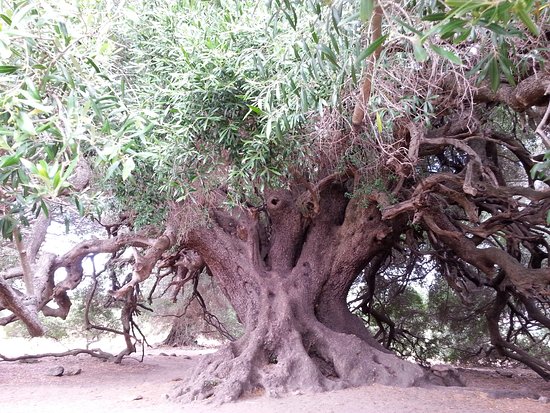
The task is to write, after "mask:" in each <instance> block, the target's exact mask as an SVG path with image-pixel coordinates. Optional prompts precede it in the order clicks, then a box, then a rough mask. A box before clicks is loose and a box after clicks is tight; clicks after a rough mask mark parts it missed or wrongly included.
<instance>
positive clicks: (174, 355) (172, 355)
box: [170, 353, 178, 357]
mask: <svg viewBox="0 0 550 413" xmlns="http://www.w3.org/2000/svg"><path fill="white" fill-rule="evenodd" d="M177 356H178V355H177V354H176V353H172V354H170V357H177Z"/></svg>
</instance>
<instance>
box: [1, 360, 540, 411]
mask: <svg viewBox="0 0 550 413" xmlns="http://www.w3.org/2000/svg"><path fill="white" fill-rule="evenodd" d="M0 353H1V349H0ZM200 353H201V350H190V349H153V350H151V351H150V352H149V353H148V354H147V355H146V357H145V360H144V362H143V363H139V362H138V361H136V360H132V359H125V360H124V361H123V363H122V364H121V365H115V364H112V363H109V362H102V361H100V360H98V359H93V358H91V357H89V356H87V355H80V356H76V357H67V358H63V359H55V358H47V359H41V360H40V361H38V362H35V363H22V362H2V363H0V392H1V395H0V413H54V412H55V413H69V412H70V413H130V412H132V413H134V412H151V413H180V412H181V413H187V412H189V413H191V412H193V413H206V412H208V413H264V412H266V413H271V412H273V413H275V412H282V413H294V412H300V413H301V412H303V413H331V412H334V413H382V412H384V413H400V412H403V413H405V412H407V413H424V412H425V413H447V412H463V413H490V412H502V413H508V412H510V413H515V412H517V413H549V412H550V404H544V403H541V402H539V401H536V400H531V399H524V398H521V399H493V398H491V397H489V396H488V395H487V393H486V392H485V391H483V390H484V389H488V390H491V389H492V390H511V391H515V390H520V389H522V388H526V389H529V390H532V391H536V392H538V393H540V394H542V395H544V396H546V397H549V398H550V384H549V383H545V382H544V381H543V380H541V379H539V378H538V377H537V376H536V375H534V374H533V373H531V372H530V371H527V370H518V369H516V370H513V371H510V372H509V374H508V372H505V371H504V372H503V371H500V373H497V372H495V371H494V370H481V369H477V370H463V371H462V372H461V374H462V375H463V377H464V378H465V379H466V381H467V385H468V387H467V388H441V387H438V388H429V389H425V388H406V389H402V388H395V387H390V386H381V385H373V386H370V387H361V388H357V389H348V390H341V391H334V392H328V393H323V394H315V395H312V394H302V395H300V394H293V395H288V396H286V397H283V398H279V399H274V398H267V397H263V396H259V397H255V398H250V399H247V400H242V401H240V402H237V403H230V404H226V405H223V406H218V407H214V406H211V405H205V404H191V405H182V404H175V403H172V402H170V401H168V400H166V399H165V397H164V395H165V394H166V393H167V392H168V391H169V390H170V389H171V388H172V387H173V386H174V385H177V384H178V383H179V382H180V381H181V380H182V379H184V378H185V376H186V375H187V374H189V373H190V371H191V369H192V368H193V367H194V366H195V365H196V363H197V362H198V359H199V357H200ZM163 354H165V355H163ZM57 365H62V366H63V367H64V368H65V369H66V370H67V369H68V370H71V369H74V368H77V367H78V368H80V369H82V372H81V373H80V374H78V375H75V376H61V377H53V376H48V375H47V372H48V371H49V370H50V369H51V368H52V367H55V366H57ZM506 375H512V377H506Z"/></svg>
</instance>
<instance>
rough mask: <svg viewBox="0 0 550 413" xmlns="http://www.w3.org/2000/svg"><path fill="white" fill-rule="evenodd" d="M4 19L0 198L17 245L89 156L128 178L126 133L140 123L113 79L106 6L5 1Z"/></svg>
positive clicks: (0, 27)
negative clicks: (20, 232)
mask: <svg viewBox="0 0 550 413" xmlns="http://www.w3.org/2000/svg"><path fill="white" fill-rule="evenodd" d="M102 6H105V11H104V12H102V13H96V10H97V9H96V8H97V7H102ZM0 17H1V18H2V20H1V21H0V56H1V57H2V62H3V63H2V66H1V67H0V184H1V185H2V191H1V192H0V199H1V200H2V203H5V204H7V205H10V207H9V208H7V209H6V210H5V211H4V215H3V216H2V219H1V227H2V235H3V236H4V237H8V238H11V236H12V232H13V229H14V228H15V227H17V226H18V225H21V224H25V223H26V220H27V218H28V216H29V213H34V214H35V215H37V214H38V213H39V212H40V210H43V211H44V212H45V213H46V214H47V213H48V204H49V203H50V202H51V201H53V200H56V199H57V198H59V197H60V196H62V195H66V194H68V193H69V190H70V187H71V184H70V177H71V176H72V175H73V173H74V170H75V166H76V164H77V162H78V159H79V158H80V157H82V156H91V155H95V154H99V155H100V157H99V160H101V161H106V162H107V163H109V164H110V163H114V165H115V167H117V166H118V162H122V164H123V165H124V167H123V171H122V174H123V177H124V176H125V175H127V171H128V170H129V169H131V167H130V166H129V165H128V162H129V161H127V160H126V159H130V158H125V157H126V155H125V153H126V151H127V149H126V147H125V145H126V144H125V140H126V135H127V134H128V133H129V132H130V130H134V129H136V128H137V129H139V125H137V120H136V119H134V118H131V117H130V116H129V114H128V113H127V111H126V110H125V107H124V102H123V100H122V97H123V96H122V95H123V92H122V90H121V85H120V84H119V83H118V82H119V80H118V79H116V77H115V76H113V74H112V73H111V69H112V66H111V64H112V62H111V60H113V59H114V58H115V55H114V51H115V48H116V45H115V43H114V42H113V39H112V37H111V36H110V33H109V31H110V28H109V26H108V25H107V24H106V22H108V21H109V18H110V19H113V18H114V16H113V15H112V13H110V10H109V9H108V8H107V7H106V4H103V3H100V4H96V2H94V3H86V2H81V3H69V2H65V1H56V2H51V1H33V2H29V1H19V2H14V3H13V5H7V2H2V12H1V15H0ZM134 133H135V131H134ZM98 151H99V152H98ZM119 158H121V159H122V160H120V161H119V160H118V159H119ZM76 207H77V208H78V209H81V204H79V203H78V202H77V204H76Z"/></svg>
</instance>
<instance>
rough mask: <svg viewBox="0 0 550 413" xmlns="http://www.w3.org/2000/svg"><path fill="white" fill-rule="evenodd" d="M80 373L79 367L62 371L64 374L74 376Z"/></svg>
mask: <svg viewBox="0 0 550 413" xmlns="http://www.w3.org/2000/svg"><path fill="white" fill-rule="evenodd" d="M80 373H82V369H81V368H80V367H74V368H72V369H69V370H65V372H64V373H63V375H64V376H76V375H77V374H80Z"/></svg>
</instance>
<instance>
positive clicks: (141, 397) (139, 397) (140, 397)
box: [132, 394, 143, 400]
mask: <svg viewBox="0 0 550 413" xmlns="http://www.w3.org/2000/svg"><path fill="white" fill-rule="evenodd" d="M132 400H143V396H142V395H140V394H138V395H137V396H136V397H134V398H133V399H132Z"/></svg>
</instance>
